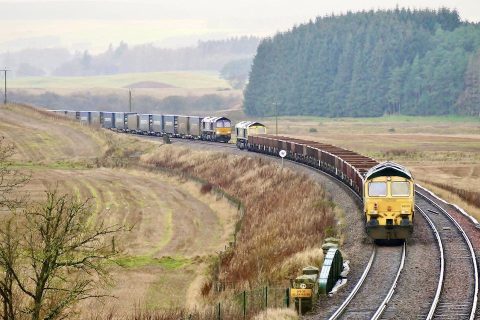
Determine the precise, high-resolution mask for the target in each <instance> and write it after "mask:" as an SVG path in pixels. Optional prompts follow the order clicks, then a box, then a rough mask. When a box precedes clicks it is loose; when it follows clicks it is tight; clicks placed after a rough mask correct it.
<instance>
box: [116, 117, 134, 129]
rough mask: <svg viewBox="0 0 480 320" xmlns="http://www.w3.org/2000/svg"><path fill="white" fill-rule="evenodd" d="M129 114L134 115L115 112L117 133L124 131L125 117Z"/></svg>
mask: <svg viewBox="0 0 480 320" xmlns="http://www.w3.org/2000/svg"><path fill="white" fill-rule="evenodd" d="M129 114H134V113H133V112H115V129H117V130H119V131H126V130H127V128H128V126H127V117H128V115H129Z"/></svg>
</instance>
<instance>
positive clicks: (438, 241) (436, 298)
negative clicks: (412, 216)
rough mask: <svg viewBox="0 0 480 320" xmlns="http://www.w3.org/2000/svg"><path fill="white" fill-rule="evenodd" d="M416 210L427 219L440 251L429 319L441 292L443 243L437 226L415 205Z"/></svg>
mask: <svg viewBox="0 0 480 320" xmlns="http://www.w3.org/2000/svg"><path fill="white" fill-rule="evenodd" d="M415 206H416V207H417V210H419V211H420V213H421V214H422V215H423V216H424V217H425V219H426V220H427V222H428V224H429V225H430V227H431V228H432V230H433V233H434V234H435V238H437V243H438V249H439V251H440V275H439V276H438V286H437V291H436V292H435V297H434V298H433V302H432V305H431V306H430V310H429V311H428V315H427V318H426V320H431V319H432V318H433V314H434V313H435V310H436V309H437V305H438V301H439V300H440V294H441V292H442V288H443V279H444V277H445V257H444V249H443V243H442V238H441V237H440V234H439V233H438V230H437V227H436V226H435V224H434V223H433V221H432V219H430V217H429V216H428V215H427V214H426V213H425V212H424V211H423V210H422V209H421V208H420V207H419V206H417V205H415Z"/></svg>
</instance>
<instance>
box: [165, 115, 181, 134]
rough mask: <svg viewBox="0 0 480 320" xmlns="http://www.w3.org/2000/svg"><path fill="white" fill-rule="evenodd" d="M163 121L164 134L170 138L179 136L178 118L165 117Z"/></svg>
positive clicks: (174, 116)
mask: <svg viewBox="0 0 480 320" xmlns="http://www.w3.org/2000/svg"><path fill="white" fill-rule="evenodd" d="M162 120H163V134H166V135H168V136H170V137H176V136H177V135H178V116H176V115H164V116H163V119H162Z"/></svg>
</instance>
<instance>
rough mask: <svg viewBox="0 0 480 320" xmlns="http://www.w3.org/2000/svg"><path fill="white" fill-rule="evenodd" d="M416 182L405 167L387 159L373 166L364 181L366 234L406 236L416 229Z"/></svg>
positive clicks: (376, 237) (393, 237) (376, 238)
mask: <svg viewBox="0 0 480 320" xmlns="http://www.w3.org/2000/svg"><path fill="white" fill-rule="evenodd" d="M414 188H415V184H414V181H413V177H412V175H411V173H410V172H409V171H408V170H407V169H406V168H405V167H403V166H401V165H399V164H396V163H393V162H384V163H381V164H379V165H377V166H375V167H373V168H371V169H370V170H369V171H368V172H367V174H366V176H365V182H364V188H363V189H364V195H363V199H364V212H365V219H366V231H367V234H368V235H369V236H370V237H371V238H373V239H375V240H379V239H385V240H394V239H407V238H408V237H410V235H411V234H412V232H413V218H414V214H415V212H414V207H415V198H414V194H415V190H414Z"/></svg>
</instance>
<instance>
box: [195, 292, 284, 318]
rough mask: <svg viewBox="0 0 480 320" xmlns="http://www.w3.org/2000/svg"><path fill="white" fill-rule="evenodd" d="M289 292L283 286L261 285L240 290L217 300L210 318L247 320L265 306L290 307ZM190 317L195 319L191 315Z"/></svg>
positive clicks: (264, 308) (265, 307)
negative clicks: (224, 298)
mask: <svg viewBox="0 0 480 320" xmlns="http://www.w3.org/2000/svg"><path fill="white" fill-rule="evenodd" d="M290 306H291V301H290V292H289V289H288V288H285V287H268V286H266V287H261V288H257V289H255V290H249V291H242V292H239V293H237V294H236V295H234V296H233V298H232V299H229V300H226V301H221V302H218V303H217V304H216V305H215V306H213V307H212V311H211V314H210V317H211V319H216V320H230V319H235V320H242V319H244V320H247V319H251V318H253V316H255V315H256V314H258V313H259V312H262V311H264V310H266V309H267V308H290ZM190 319H196V318H195V317H191V318H190Z"/></svg>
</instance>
